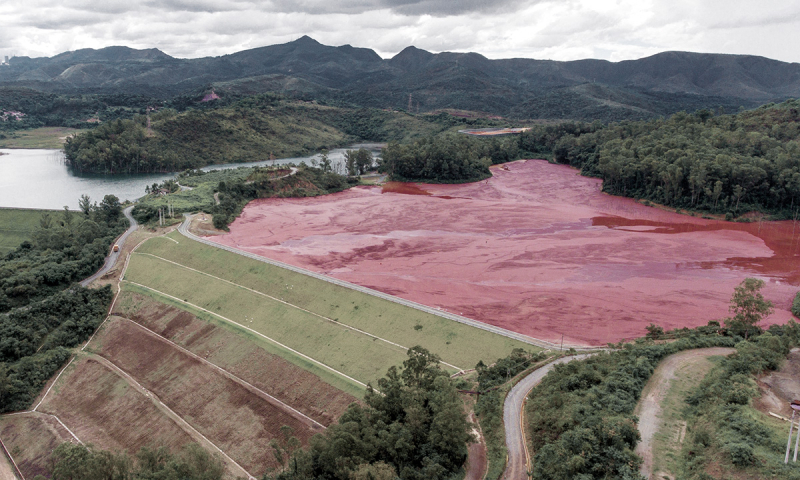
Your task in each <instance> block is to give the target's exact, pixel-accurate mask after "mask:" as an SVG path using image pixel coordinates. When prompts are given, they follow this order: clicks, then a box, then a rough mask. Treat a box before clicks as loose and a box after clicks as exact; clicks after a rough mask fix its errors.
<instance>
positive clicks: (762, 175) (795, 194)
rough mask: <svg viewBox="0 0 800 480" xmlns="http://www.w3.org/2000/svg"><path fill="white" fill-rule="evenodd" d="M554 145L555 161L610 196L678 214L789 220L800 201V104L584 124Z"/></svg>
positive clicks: (789, 102) (794, 213)
mask: <svg viewBox="0 0 800 480" xmlns="http://www.w3.org/2000/svg"><path fill="white" fill-rule="evenodd" d="M579 128H580V129H581V131H580V132H579V133H577V134H567V135H562V136H561V137H560V138H558V139H557V140H555V142H552V149H553V154H554V157H555V160H556V161H557V162H559V163H568V164H570V165H572V166H574V167H577V168H580V169H581V172H582V173H583V174H584V175H589V176H596V177H600V178H602V179H603V190H604V191H606V192H608V193H611V194H615V195H623V196H628V197H634V198H641V199H647V200H650V201H654V202H657V203H660V204H663V205H668V206H671V207H677V208H686V209H694V210H700V211H706V212H712V213H730V215H729V218H730V217H735V216H737V215H740V214H742V213H745V212H748V211H751V210H758V211H762V212H766V213H772V214H775V215H777V216H780V217H782V218H793V217H794V216H796V215H797V214H798V202H800V101H798V100H789V101H787V102H784V103H781V104H778V105H774V104H769V105H765V106H763V107H760V108H757V109H755V110H751V111H745V112H741V113H739V114H736V115H714V114H713V113H712V112H710V111H708V110H700V111H697V112H695V113H694V114H687V113H678V114H675V115H673V116H672V117H670V118H668V119H658V120H650V121H643V122H622V123H616V124H611V125H608V126H606V127H598V126H596V125H591V126H589V125H582V126H580V127H579Z"/></svg>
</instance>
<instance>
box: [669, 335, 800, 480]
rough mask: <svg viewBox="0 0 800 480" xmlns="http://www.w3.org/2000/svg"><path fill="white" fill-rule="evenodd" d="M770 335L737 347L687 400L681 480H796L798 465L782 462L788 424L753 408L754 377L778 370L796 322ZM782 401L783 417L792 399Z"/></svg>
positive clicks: (679, 459) (791, 341)
mask: <svg viewBox="0 0 800 480" xmlns="http://www.w3.org/2000/svg"><path fill="white" fill-rule="evenodd" d="M770 330H771V331H772V329H770ZM772 333H773V334H772V335H770V334H764V335H762V336H760V337H758V338H757V339H755V341H751V342H741V343H739V344H737V345H736V350H737V352H736V353H735V354H733V355H731V356H729V357H727V358H725V359H724V360H723V361H722V362H720V364H719V365H718V366H717V367H716V368H715V369H714V370H712V371H711V372H710V373H709V374H708V375H707V376H706V377H705V379H703V381H702V383H701V384H700V385H699V386H698V387H697V388H695V389H694V390H693V391H692V392H691V393H690V394H689V396H688V397H687V403H688V407H687V409H686V413H687V416H688V418H687V420H688V428H687V434H686V440H685V441H684V444H683V449H682V451H681V454H680V456H678V457H677V459H676V460H677V463H678V464H679V467H680V472H681V474H682V475H681V476H682V478H686V479H688V480H699V479H707V478H730V479H735V480H750V479H760V478H782V479H786V480H797V479H800V472H799V471H798V469H797V464H796V463H789V464H788V465H787V464H784V452H785V451H786V440H787V437H786V434H787V429H786V426H787V425H786V422H784V421H781V420H778V419H776V418H773V417H771V416H769V415H768V414H767V412H764V411H759V410H758V409H757V408H754V407H755V404H756V402H758V396H759V394H760V393H761V392H760V391H759V388H758V384H759V381H758V376H759V375H761V374H764V373H768V372H771V371H773V370H777V369H778V368H780V367H781V365H782V364H783V363H784V362H785V358H786V356H787V354H789V352H790V350H791V349H792V348H793V347H795V346H796V345H797V341H798V332H797V324H790V325H788V326H786V327H785V328H784V329H783V331H780V330H776V331H774V332H772ZM793 361H796V358H795V359H793ZM762 400H763V397H762ZM783 400H784V402H786V403H784V402H781V404H780V407H781V408H785V410H783V411H782V413H784V414H786V415H791V414H789V413H787V410H789V409H788V408H786V406H787V405H788V402H789V401H790V398H785V399H783ZM790 462H791V460H790Z"/></svg>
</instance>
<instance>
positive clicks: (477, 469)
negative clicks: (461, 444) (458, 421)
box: [464, 412, 488, 480]
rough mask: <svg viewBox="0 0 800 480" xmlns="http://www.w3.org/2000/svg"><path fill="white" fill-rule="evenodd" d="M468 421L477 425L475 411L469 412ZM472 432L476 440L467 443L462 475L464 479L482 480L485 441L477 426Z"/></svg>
mask: <svg viewBox="0 0 800 480" xmlns="http://www.w3.org/2000/svg"><path fill="white" fill-rule="evenodd" d="M469 421H470V422H472V423H473V424H475V425H478V419H477V418H476V417H475V412H470V414H469ZM472 434H473V435H475V437H477V439H478V441H477V442H475V443H471V444H469V447H467V449H468V450H469V454H468V455H467V465H466V470H467V473H466V474H465V475H464V480H483V477H484V476H485V475H486V467H487V466H488V464H487V461H486V441H485V440H484V439H483V434H482V433H481V431H480V430H479V429H478V428H475V429H473V430H472Z"/></svg>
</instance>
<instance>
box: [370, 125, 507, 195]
mask: <svg viewBox="0 0 800 480" xmlns="http://www.w3.org/2000/svg"><path fill="white" fill-rule="evenodd" d="M519 155H520V150H519V142H518V139H515V138H512V137H506V138H504V139H498V138H493V139H479V138H473V137H469V136H466V135H461V134H456V133H446V134H441V135H436V136H429V137H425V138H422V139H420V140H416V141H414V142H412V143H410V144H405V145H401V144H399V143H394V142H392V143H389V145H388V146H387V147H386V148H385V149H384V150H383V152H382V154H381V160H380V161H379V171H381V172H383V173H386V174H388V175H389V177H390V178H391V179H392V180H397V181H409V182H429V183H465V182H475V181H479V180H483V179H485V178H488V177H490V176H491V173H490V172H489V166H491V165H493V164H498V163H505V162H508V161H510V160H516V159H517V158H519Z"/></svg>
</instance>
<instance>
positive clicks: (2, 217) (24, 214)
mask: <svg viewBox="0 0 800 480" xmlns="http://www.w3.org/2000/svg"><path fill="white" fill-rule="evenodd" d="M43 213H45V211H43V210H24V209H17V208H0V255H6V254H7V253H8V252H10V251H12V250H14V249H15V248H17V247H18V246H19V245H20V244H21V243H22V242H24V241H26V240H27V241H28V242H30V241H32V240H33V235H34V233H35V232H36V229H37V227H39V221H40V219H41V217H42V214H43ZM55 213H56V212H54V211H51V212H50V215H53V214H55Z"/></svg>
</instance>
